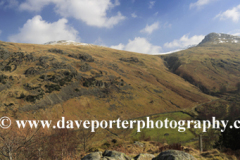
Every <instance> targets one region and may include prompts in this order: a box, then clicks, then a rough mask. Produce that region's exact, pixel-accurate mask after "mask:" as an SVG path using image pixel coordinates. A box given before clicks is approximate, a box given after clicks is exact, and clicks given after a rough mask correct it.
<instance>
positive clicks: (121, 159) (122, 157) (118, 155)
mask: <svg viewBox="0 0 240 160" xmlns="http://www.w3.org/2000/svg"><path fill="white" fill-rule="evenodd" d="M103 156H104V158H111V159H112V158H114V159H115V160H131V159H132V158H130V157H128V156H127V155H126V154H124V153H122V152H117V151H109V150H106V151H105V152H104V153H103Z"/></svg>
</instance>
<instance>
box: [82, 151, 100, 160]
mask: <svg viewBox="0 0 240 160" xmlns="http://www.w3.org/2000/svg"><path fill="white" fill-rule="evenodd" d="M101 157H102V152H93V153H90V154H88V155H86V156H85V157H83V158H82V160H100V159H101Z"/></svg>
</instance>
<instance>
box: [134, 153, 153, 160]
mask: <svg viewBox="0 0 240 160" xmlns="http://www.w3.org/2000/svg"><path fill="white" fill-rule="evenodd" d="M154 157H155V156H154V155H153V154H142V153H141V154H139V155H137V156H136V157H134V160H152V159H153V158H154Z"/></svg>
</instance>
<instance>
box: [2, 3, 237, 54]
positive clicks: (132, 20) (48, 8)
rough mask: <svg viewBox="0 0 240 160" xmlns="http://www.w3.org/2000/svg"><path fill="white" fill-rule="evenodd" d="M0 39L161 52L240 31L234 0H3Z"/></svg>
mask: <svg viewBox="0 0 240 160" xmlns="http://www.w3.org/2000/svg"><path fill="white" fill-rule="evenodd" d="M0 22H1V23H0V40H2V41H8V42H20V43H38V44H43V43H46V42H49V41H56V40H74V41H77V42H82V43H90V44H96V45H103V46H107V47H112V48H116V49H121V50H128V51H135V52H140V53H146V54H159V53H164V52H169V51H173V50H178V49H182V48H185V47H187V46H190V45H194V44H198V43H199V42H200V41H201V40H202V39H203V38H204V36H205V35H206V34H208V33H211V32H217V33H229V34H234V35H240V2H239V1H238V0H1V1H0Z"/></svg>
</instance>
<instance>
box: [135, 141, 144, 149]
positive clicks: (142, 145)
mask: <svg viewBox="0 0 240 160" xmlns="http://www.w3.org/2000/svg"><path fill="white" fill-rule="evenodd" d="M134 145H136V146H138V147H142V148H143V147H144V146H145V144H144V143H141V142H139V141H135V142H134Z"/></svg>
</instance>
